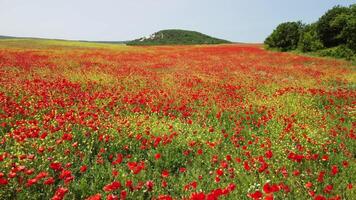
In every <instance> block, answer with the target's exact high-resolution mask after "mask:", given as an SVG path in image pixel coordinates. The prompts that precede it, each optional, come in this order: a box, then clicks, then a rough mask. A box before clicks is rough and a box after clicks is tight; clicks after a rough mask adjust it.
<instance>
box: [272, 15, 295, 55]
mask: <svg viewBox="0 0 356 200" xmlns="http://www.w3.org/2000/svg"><path fill="white" fill-rule="evenodd" d="M301 30H302V23H301V22H285V23H282V24H280V25H278V26H277V28H276V29H275V30H274V31H273V32H272V34H271V35H270V36H268V37H267V39H266V40H265V44H266V45H267V46H268V47H269V48H277V49H279V50H282V51H289V50H294V49H296V48H297V45H298V41H299V37H300V32H301Z"/></svg>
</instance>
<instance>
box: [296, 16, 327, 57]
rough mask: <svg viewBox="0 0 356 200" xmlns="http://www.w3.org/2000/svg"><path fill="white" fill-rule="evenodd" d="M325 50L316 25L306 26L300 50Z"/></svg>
mask: <svg viewBox="0 0 356 200" xmlns="http://www.w3.org/2000/svg"><path fill="white" fill-rule="evenodd" d="M322 48H323V44H322V43H321V41H320V40H319V38H318V35H317V33H316V24H315V23H313V24H308V25H306V26H304V28H303V30H302V32H301V34H300V38H299V43H298V49H299V50H300V51H302V52H309V51H317V50H320V49H322Z"/></svg>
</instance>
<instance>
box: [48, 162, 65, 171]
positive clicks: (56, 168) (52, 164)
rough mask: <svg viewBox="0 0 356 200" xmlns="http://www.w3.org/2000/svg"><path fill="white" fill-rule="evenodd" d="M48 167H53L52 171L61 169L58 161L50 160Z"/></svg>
mask: <svg viewBox="0 0 356 200" xmlns="http://www.w3.org/2000/svg"><path fill="white" fill-rule="evenodd" d="M49 167H50V168H51V169H53V170H54V171H61V170H62V164H61V163H59V162H52V163H51V164H50V165H49Z"/></svg>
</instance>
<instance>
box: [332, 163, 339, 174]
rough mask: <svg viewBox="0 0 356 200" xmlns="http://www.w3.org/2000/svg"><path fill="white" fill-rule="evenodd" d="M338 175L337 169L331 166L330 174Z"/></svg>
mask: <svg viewBox="0 0 356 200" xmlns="http://www.w3.org/2000/svg"><path fill="white" fill-rule="evenodd" d="M337 173H339V168H338V167H337V166H336V165H333V166H331V174H332V175H336V174H337Z"/></svg>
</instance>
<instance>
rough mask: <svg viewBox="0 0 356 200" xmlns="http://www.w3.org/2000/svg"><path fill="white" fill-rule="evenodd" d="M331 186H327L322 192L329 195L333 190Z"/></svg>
mask: <svg viewBox="0 0 356 200" xmlns="http://www.w3.org/2000/svg"><path fill="white" fill-rule="evenodd" d="M333 188H334V187H333V186H332V185H327V186H325V188H324V192H325V193H330V192H331V191H332V190H333Z"/></svg>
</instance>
